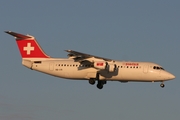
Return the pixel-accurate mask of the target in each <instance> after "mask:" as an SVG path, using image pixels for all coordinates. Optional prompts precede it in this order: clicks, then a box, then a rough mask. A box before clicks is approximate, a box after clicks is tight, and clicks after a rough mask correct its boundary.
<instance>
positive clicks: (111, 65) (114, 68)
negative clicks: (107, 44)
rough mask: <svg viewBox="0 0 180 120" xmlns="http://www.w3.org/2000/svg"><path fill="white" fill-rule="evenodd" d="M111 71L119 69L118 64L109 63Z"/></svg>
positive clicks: (108, 67)
mask: <svg viewBox="0 0 180 120" xmlns="http://www.w3.org/2000/svg"><path fill="white" fill-rule="evenodd" d="M106 69H107V70H108V71H109V72H114V71H115V70H116V69H117V66H116V64H113V63H109V64H108V65H107V68H106Z"/></svg>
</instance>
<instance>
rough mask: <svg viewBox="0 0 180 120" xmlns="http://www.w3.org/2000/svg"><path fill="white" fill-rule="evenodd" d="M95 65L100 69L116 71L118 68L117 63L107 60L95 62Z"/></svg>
mask: <svg viewBox="0 0 180 120" xmlns="http://www.w3.org/2000/svg"><path fill="white" fill-rule="evenodd" d="M94 67H95V68H96V69H100V70H107V71H108V72H114V71H115V70H116V69H117V66H116V64H114V63H108V62H105V61H99V62H94Z"/></svg>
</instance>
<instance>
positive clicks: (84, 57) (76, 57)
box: [65, 50, 112, 62]
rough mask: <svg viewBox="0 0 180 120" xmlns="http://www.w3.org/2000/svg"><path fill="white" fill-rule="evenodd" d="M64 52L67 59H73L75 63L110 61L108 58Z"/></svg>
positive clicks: (71, 51)
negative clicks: (94, 60) (93, 60)
mask: <svg viewBox="0 0 180 120" xmlns="http://www.w3.org/2000/svg"><path fill="white" fill-rule="evenodd" d="M65 51H66V52H68V53H69V54H68V57H69V58H73V59H74V60H76V61H87V59H91V58H92V59H99V60H102V61H109V62H110V61H112V60H111V59H108V58H103V57H98V56H94V55H90V54H86V53H82V52H77V51H73V50H65Z"/></svg>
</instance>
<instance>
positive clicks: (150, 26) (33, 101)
mask: <svg viewBox="0 0 180 120" xmlns="http://www.w3.org/2000/svg"><path fill="white" fill-rule="evenodd" d="M179 6H180V1H179V0H151V1H149V0H136V1H135V0H121V1H119V0H91V1H87V0H76V1H74V0H69V1H67V0H52V1H48V0H39V1H26V0H16V1H11V0H1V1H0V26H1V27H0V40H1V44H0V55H1V67H0V75H1V79H0V119H2V120H59V119H60V120H70V119H73V120H84V119H86V120H92V119H98V120H106V119H111V120H119V119H123V120H130V119H133V120H140V119H146V120H169V119H171V120H177V119H179V118H180V114H179V111H180V104H179V101H180V95H179V93H180V87H179V85H180V81H179V76H180V74H179V68H180V64H179V61H180V56H179V54H178V53H179V51H180V47H179V44H180V40H179V39H180V34H179V32H180V24H179V21H180V15H179V13H180V7H179ZM5 30H11V31H15V32H19V33H23V34H31V35H33V36H35V37H36V39H37V40H38V42H39V43H40V45H41V46H42V47H43V49H44V50H45V52H46V53H47V54H49V55H50V56H53V57H67V53H66V52H65V51H64V50H65V49H73V50H77V51H81V52H84V53H89V54H94V55H97V56H102V57H106V58H112V59H118V60H131V61H151V62H155V63H158V64H160V65H162V66H163V67H164V68H165V69H166V70H167V71H169V72H171V73H173V74H174V75H175V76H176V79H175V80H173V81H169V82H165V85H166V87H165V88H164V89H162V88H160V86H159V84H160V83H127V84H123V83H119V82H108V84H107V85H105V87H104V88H103V89H102V90H98V89H97V88H96V86H91V85H89V83H88V82H87V81H72V80H65V79H59V78H56V77H52V76H48V75H46V74H42V73H38V72H35V71H32V70H29V69H27V68H25V67H23V66H22V65H21V57H20V54H19V51H18V49H17V46H16V43H15V40H14V39H13V37H11V36H9V35H7V34H5V33H4V32H3V31H5Z"/></svg>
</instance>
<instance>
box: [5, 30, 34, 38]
mask: <svg viewBox="0 0 180 120" xmlns="http://www.w3.org/2000/svg"><path fill="white" fill-rule="evenodd" d="M5 33H7V34H10V35H12V36H14V37H16V39H27V38H32V36H28V35H22V34H19V33H15V32H11V31H5Z"/></svg>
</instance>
